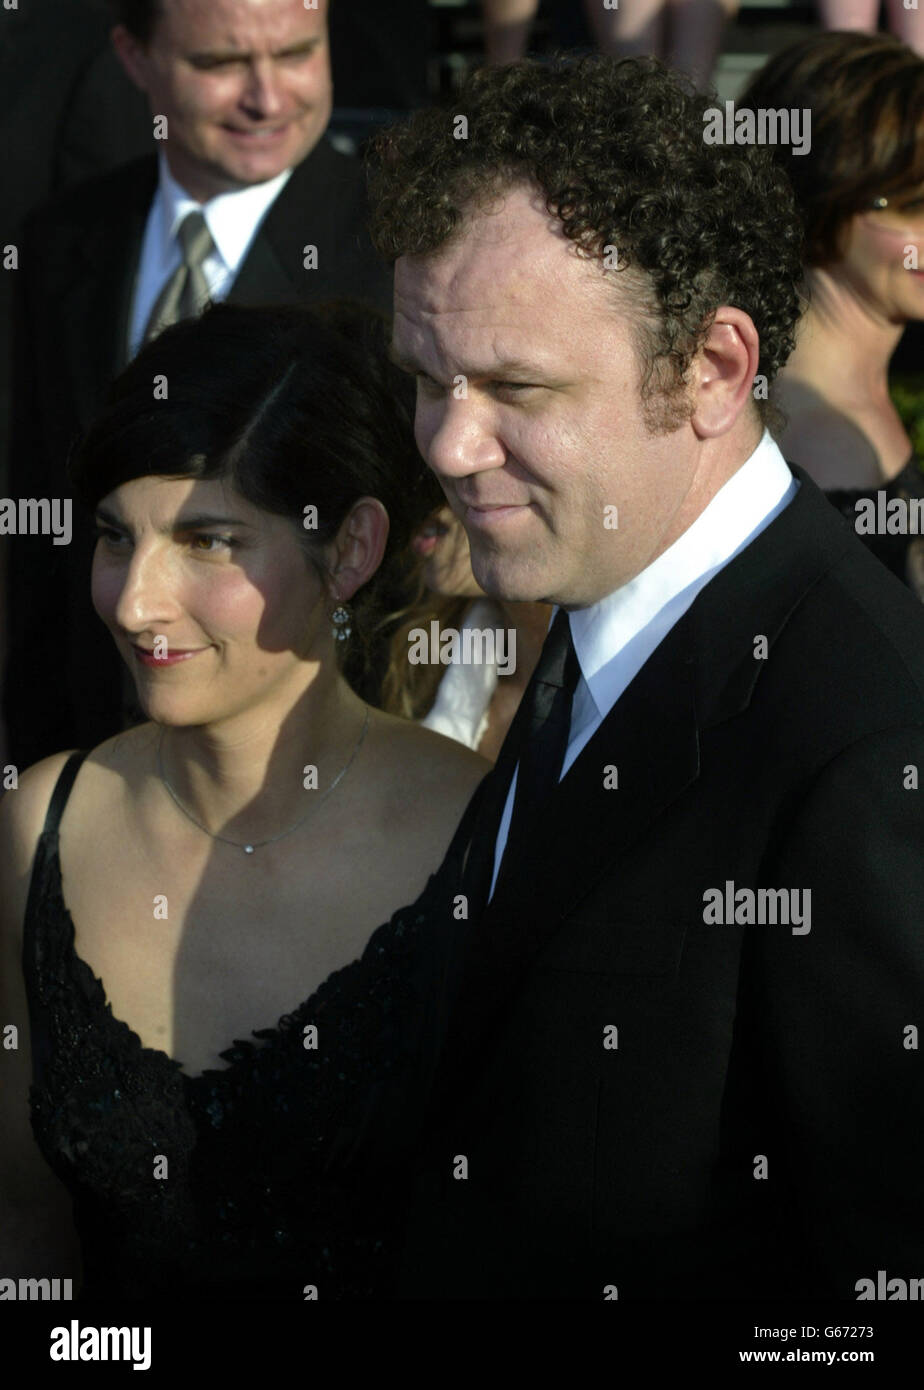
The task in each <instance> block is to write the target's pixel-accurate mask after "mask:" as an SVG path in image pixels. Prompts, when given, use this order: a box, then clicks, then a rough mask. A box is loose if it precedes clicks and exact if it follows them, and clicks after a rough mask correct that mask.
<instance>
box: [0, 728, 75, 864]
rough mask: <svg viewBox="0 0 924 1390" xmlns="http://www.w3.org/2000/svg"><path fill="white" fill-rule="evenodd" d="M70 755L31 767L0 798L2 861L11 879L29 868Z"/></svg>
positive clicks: (47, 759)
mask: <svg viewBox="0 0 924 1390" xmlns="http://www.w3.org/2000/svg"><path fill="white" fill-rule="evenodd" d="M73 751H74V750H73V749H69V750H68V751H67V752H66V753H52V754H51V755H50V756H49V757H47V758H42V760H41V761H40V762H37V763H33V764H32V766H31V767H29V768H26V770H25V772H23V773H22V774H21V775H20V776H19V777H17V779H16V785H15V786H13V787H11V788H10V789H9V790H8V791H6V792H4V794H3V797H2V798H0V841H2V847H3V850H4V851H5V853H4V854H3V856H2V858H3V862H4V863H5V864H7V865H8V866H9V867H10V868H11V869H12V872H13V874H14V875H16V874H18V873H22V872H24V871H25V869H27V868H28V867H30V866H31V864H32V859H33V856H34V854H35V846H36V843H37V841H38V838H39V836H40V835H41V833H42V828H43V826H44V824H45V816H46V814H47V811H48V806H49V803H50V801H51V796H52V792H53V791H54V789H55V785H56V783H57V781H58V778H59V777H60V776H61V773H62V771H63V770H64V767H65V765H66V763H67V760H68V758H69V757H70V756H71V753H72V752H73Z"/></svg>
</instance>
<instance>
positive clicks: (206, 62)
mask: <svg viewBox="0 0 924 1390" xmlns="http://www.w3.org/2000/svg"><path fill="white" fill-rule="evenodd" d="M240 61H241V59H240V58H191V59H190V63H191V65H192V66H193V67H194V68H195V69H196V71H197V72H211V71H212V70H213V69H214V68H230V67H232V66H233V65H234V64H235V63H239V62H240Z"/></svg>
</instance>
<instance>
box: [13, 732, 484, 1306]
mask: <svg viewBox="0 0 924 1390" xmlns="http://www.w3.org/2000/svg"><path fill="white" fill-rule="evenodd" d="M84 756H85V755H84V754H81V753H78V754H74V755H73V756H72V757H71V758H70V759H69V760H68V763H67V765H66V767H65V769H64V771H63V772H62V774H61V778H60V779H59V782H58V785H57V787H56V789H55V793H54V796H53V798H52V801H51V804H50V806H49V810H48V816H47V819H46V822H45V829H44V831H43V834H42V836H41V839H40V841H39V845H38V850H37V853H36V859H35V867H34V870H33V875H32V884H31V889H30V893H29V902H28V907H27V910H26V919H25V924H24V946H23V967H24V973H25V981H26V990H27V997H28V1000H29V1010H30V1019H31V1036H32V1048H33V1059H34V1062H33V1086H32V1090H31V1107H32V1127H33V1131H34V1133H35V1136H36V1139H37V1141H38V1144H39V1146H40V1148H41V1150H42V1153H43V1154H44V1156H45V1158H46V1159H47V1161H48V1162H49V1164H50V1165H51V1167H52V1168H53V1169H54V1171H55V1173H56V1174H57V1175H58V1176H59V1178H60V1179H61V1180H62V1182H63V1183H64V1184H65V1186H66V1187H67V1188H68V1190H69V1191H70V1193H71V1196H72V1198H73V1205H74V1219H75V1224H76V1228H77V1232H78V1235H79V1237H80V1241H81V1246H82V1251H83V1260H84V1274H85V1287H84V1296H85V1297H87V1298H92V1297H94V1296H106V1297H123V1298H124V1297H132V1298H177V1299H179V1298H183V1297H184V1296H185V1295H187V1294H188V1293H189V1292H191V1291H194V1292H195V1293H196V1294H197V1295H198V1296H199V1297H202V1296H205V1297H209V1296H211V1297H216V1298H222V1299H227V1298H258V1299H259V1298H262V1299H298V1300H301V1299H304V1298H305V1297H306V1296H310V1293H308V1294H306V1292H305V1290H306V1289H308V1288H309V1286H315V1287H316V1289H317V1297H318V1298H324V1299H329V1298H366V1297H385V1298H387V1297H388V1296H389V1275H390V1261H391V1257H392V1256H393V1254H394V1253H395V1252H396V1249H397V1246H398V1243H399V1242H400V1237H401V1231H402V1216H403V1203H404V1200H405V1191H406V1188H407V1186H408V1183H409V1180H410V1177H411V1173H412V1163H413V1154H414V1141H415V1138H416V1136H417V1131H418V1129H419V1125H420V1117H421V1114H422V1110H423V1106H424V1103H425V1099H426V1095H427V1091H428V1087H429V1084H430V1080H431V1078H432V1073H433V1068H434V1066H435V1061H436V1057H437V1055H438V1050H439V1046H440V1043H441V1036H442V1028H443V1024H444V1019H445V997H444V995H445V989H446V982H447V977H448V973H449V970H450V958H451V955H452V951H453V949H454V927H453V920H454V919H453V914H452V911H451V908H450V907H447V905H446V904H447V902H449V903H451V897H447V894H446V892H445V891H444V888H443V887H442V886H441V885H445V884H446V883H447V882H448V881H449V880H450V879H452V877H453V874H452V866H453V861H454V856H455V855H456V854H457V852H458V849H457V847H458V845H459V844H460V843H461V842H462V840H463V837H464V833H465V830H464V826H465V825H466V823H470V822H471V815H470V814H469V812H471V811H473V807H474V800H475V799H477V794H476V798H475V799H473V802H472V803H471V804H470V807H469V812H467V813H466V816H465V817H463V823H462V824H460V827H459V831H458V832H457V834H456V837H455V839H454V841H453V845H452V847H451V848H450V851H449V853H448V855H447V857H446V860H444V864H443V867H442V868H441V870H440V871H439V872H438V873H437V874H434V875H432V876H431V878H430V879H429V881H428V883H427V886H426V888H425V889H424V891H423V893H422V894H421V896H420V898H419V899H418V900H417V902H416V903H414V904H413V905H412V906H411V907H407V908H402V909H401V910H400V911H398V912H396V913H395V914H394V916H393V917H392V918H391V920H390V921H389V922H387V923H385V925H383V926H381V927H379V928H378V930H377V931H376V932H375V933H374V935H373V936H372V938H371V939H370V941H369V943H368V945H367V947H366V949H365V951H364V953H363V955H362V957H361V959H359V960H357V961H354V962H353V963H352V964H350V965H347V966H345V967H344V968H343V969H341V970H337V971H335V972H334V973H333V974H332V975H330V976H329V977H328V979H327V980H325V982H324V983H323V984H322V985H321V987H320V988H319V989H318V990H317V991H316V992H315V993H314V994H313V995H312V996H311V997H310V998H309V999H306V1000H305V1002H304V1003H302V1004H300V1005H299V1006H298V1007H297V1008H296V1009H295V1010H294V1011H293V1012H292V1013H291V1014H287V1015H285V1016H284V1017H283V1018H281V1019H280V1021H279V1023H278V1025H277V1026H276V1027H275V1028H270V1029H262V1030H260V1031H259V1032H255V1033H254V1034H253V1036H254V1038H256V1039H258V1042H257V1043H253V1042H239V1041H235V1043H234V1045H233V1046H232V1047H231V1048H229V1049H228V1050H227V1051H226V1052H223V1053H222V1054H221V1056H222V1058H223V1059H224V1060H225V1061H226V1062H227V1066H226V1067H224V1068H223V1069H221V1070H211V1071H206V1072H205V1073H204V1074H203V1075H201V1076H197V1077H189V1076H187V1075H186V1074H185V1073H183V1072H182V1071H181V1070H180V1064H179V1063H178V1062H176V1061H173V1060H172V1059H171V1058H169V1057H168V1056H167V1055H166V1053H164V1052H160V1051H158V1050H156V1049H153V1048H147V1047H144V1046H142V1044H141V1041H140V1039H139V1038H138V1036H137V1034H136V1033H134V1032H133V1031H132V1029H131V1028H129V1027H128V1025H127V1024H125V1023H123V1022H121V1021H120V1020H118V1019H116V1018H114V1017H113V1015H112V1009H111V1006H110V1005H109V1004H108V1003H107V1000H106V996H105V991H104V989H103V986H102V983H101V982H100V981H99V980H98V979H97V978H96V976H95V975H94V974H93V972H92V971H91V970H90V968H89V966H88V965H86V963H85V962H83V961H82V960H80V959H79V958H78V956H77V955H76V953H75V945H74V926H73V922H72V920H71V917H70V914H69V913H68V910H67V908H66V906H65V904H64V900H63V896H62V885H61V870H60V863H59V857H58V824H59V821H60V818H61V813H62V810H63V807H64V804H65V802H66V800H67V797H68V794H69V792H70V789H71V786H72V784H73V780H74V777H75V776H76V773H77V769H78V767H79V765H80V763H81V761H82V760H83V757H84ZM308 1024H315V1025H316V1026H317V1047H316V1048H306V1047H305V1042H306V1035H305V1031H304V1030H305V1027H306V1025H308ZM308 1040H309V1041H310V1035H309V1037H308Z"/></svg>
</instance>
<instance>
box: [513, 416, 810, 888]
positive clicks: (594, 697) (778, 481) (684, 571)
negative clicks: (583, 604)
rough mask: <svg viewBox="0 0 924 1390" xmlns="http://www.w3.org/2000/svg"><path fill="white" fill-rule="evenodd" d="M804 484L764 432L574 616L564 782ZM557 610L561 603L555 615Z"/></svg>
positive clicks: (576, 611)
mask: <svg viewBox="0 0 924 1390" xmlns="http://www.w3.org/2000/svg"><path fill="white" fill-rule="evenodd" d="M798 487H799V484H798V482H797V481H796V479H795V478H794V477H793V475H792V473H791V472H790V471H789V467H788V465H787V463H786V460H785V459H784V458H783V455H782V454H781V453H780V451H779V449H778V448H777V445H776V443H775V442H774V440H773V437H772V435H771V434H770V432H769V430H765V431H764V435H763V438H762V439H761V441H760V443H759V444H758V446H757V448H756V449H755V450H754V452H753V454H751V456H750V458H749V459H748V460H747V461H746V462H745V463H743V464H742V465H741V467H740V468H739V469H738V471H737V472H736V473H735V474H733V475H732V477H731V478H729V480H728V482H727V483H725V485H724V486H723V487H721V488H720V489H719V491H718V492H717V493H716V495H715V497H713V499H712V501H711V502H710V503H709V504H708V506H707V507H706V508H705V509H704V510H703V511H702V512H701V513H700V515H699V516H698V517H697V518H696V520H695V521H694V522H693V525H692V526H690V527H688V528H687V530H686V531H684V533H683V535H682V536H680V537H679V538H678V539H677V540H676V541H674V544H673V545H671V546H669V547H668V549H667V550H665V551H664V553H663V554H662V555H659V556H658V558H657V559H656V560H654V561H652V563H651V564H650V565H649V566H648V568H647V569H644V570H642V572H641V573H640V574H637V575H636V576H635V578H634V579H630V580H629V582H628V584H623V586H622V588H620V589H617V590H616V591H615V592H614V593H612V594H607V596H606V598H602V599H600V600H599V602H597V603H594V604H592V605H591V606H590V607H589V608H579V609H576V610H575V611H574V612H573V613H571V614H570V615H569V621H570V625H571V637H572V640H573V642H574V650H575V652H576V653H577V658H578V662H579V663H580V667H581V675H580V678H579V680H578V683H577V688H576V690H575V692H574V702H573V704H572V707H571V729H570V733H569V736H568V748H567V751H566V753H565V757H564V761H563V763H562V770H561V775H560V777H559V781H561V778H562V777H564V775H565V773H566V772H567V771H568V769H569V768H570V767H571V764H572V763H573V762H574V760H575V759H576V758H577V757H578V755H579V754H580V753H581V751H582V749H583V748H585V747H586V745H587V744H588V743H589V742H590V740H591V738H592V737H593V735H594V734H595V733H596V731H597V729H599V727H600V725H601V724H602V723H603V720H604V719H605V718H606V716H607V715H608V714H609V712H610V710H611V709H612V708H613V706H614V705H615V703H616V701H617V700H618V699H619V697H620V695H621V694H622V693H623V691H624V690H625V689H626V687H627V686H628V685H629V684H630V683H631V682H632V681H633V680H634V679H635V677H636V676H637V675H638V673H639V671H640V670H641V669H642V667H643V666H644V664H645V662H646V661H647V660H648V658H649V657H650V656H651V654H652V652H653V651H654V650H655V649H656V648H657V647H658V646H659V645H660V643H661V642H662V641H663V640H664V638H665V637H666V636H667V634H668V633H669V632H670V630H671V628H672V627H673V626H674V624H675V623H676V622H678V621H679V620H680V619H681V618H682V617H683V615H684V613H685V612H686V611H687V609H688V608H689V607H690V605H691V604H692V603H693V600H694V599H695V598H696V596H697V594H698V593H699V592H700V590H701V589H703V588H705V586H706V585H707V584H708V583H709V581H710V579H712V578H713V576H714V575H716V574H718V572H719V570H721V569H724V568H725V566H726V565H727V564H728V563H729V561H730V560H733V559H734V557H735V556H736V555H737V554H738V553H739V552H740V551H742V550H743V549H744V548H745V546H746V545H750V543H751V541H752V540H754V539H755V537H756V536H759V535H760V533H761V531H763V530H764V528H765V527H767V526H769V525H770V522H771V521H773V519H774V518H775V517H776V516H778V515H779V513H780V512H781V511H782V510H783V508H784V507H785V506H787V505H788V504H789V502H791V501H792V499H793V497H795V495H796V491H797V490H798ZM557 612H558V609H557V607H556V609H555V610H554V612H553V613H552V619H554V617H555V613H557ZM549 625H550V626H551V621H550V624H549ZM516 785H517V772H516V770H514V774H513V778H512V781H511V783H510V790H509V792H508V794H507V801H506V804H505V806H504V814H503V816H502V817H501V822H500V827H499V829H498V834H497V843H496V845H495V850H494V875H493V877H492V879H491V893H490V894H489V895H488V896H489V898H490V897H491V896H492V895H493V893H494V885H495V884H496V882H497V875H498V871H499V869H500V864H501V858H502V856H503V853H504V846H505V845H506V843H507V832H508V830H509V828H510V817H511V814H512V811H513V798H514V795H515V793H516Z"/></svg>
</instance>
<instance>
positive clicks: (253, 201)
mask: <svg viewBox="0 0 924 1390" xmlns="http://www.w3.org/2000/svg"><path fill="white" fill-rule="evenodd" d="M158 166H159V177H158V190H157V191H158V198H159V200H160V228H161V245H162V246H163V247H164V252H165V255H166V254H167V252H168V251H169V249H170V248H172V246H173V242H174V238H175V237H176V234H177V231H178V229H179V227H180V224H181V222H182V221H183V219H184V217H186V215H187V213H190V212H201V213H203V215H204V217H205V222H206V226H207V227H208V229H209V232H210V233H211V236H212V240H213V241H214V243H215V246H216V249H217V251H218V254H219V255H220V256H221V259H222V260H223V261H224V263H225V265H226V267H227V268H228V270H230V271H236V270H237V268H238V266H239V265H240V263H241V261H242V260H243V259H244V256H245V255H246V253H247V249H248V247H249V246H250V243H251V241H252V240H253V238H254V235H255V234H256V231H257V228H258V227H259V225H260V223H261V221H262V220H263V218H264V217H265V215H266V213H267V212H268V210H269V208H270V206H271V205H272V203H273V202H274V201H275V199H276V198H277V196H278V195H279V193H280V192H281V191H282V189H283V188H284V187H285V185H286V183H287V182H288V180H289V178H290V177H291V174H292V170H291V169H283V171H282V173H281V174H277V175H276V177H275V178H274V179H269V180H268V181H267V182H266V183H254V184H250V185H249V186H248V187H247V188H237V189H235V190H234V191H233V192H231V193H219V194H218V196H217V197H215V198H210V199H209V200H208V202H207V203H197V202H196V200H195V198H192V197H190V195H189V194H188V193H187V192H186V189H185V188H183V187H182V185H181V184H179V183H177V181H176V179H175V178H174V177H173V175H172V174H171V172H170V168H169V165H168V164H167V157H166V155H165V154H164V152H163V151H162V150H161V151H160V152H159V154H158Z"/></svg>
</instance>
